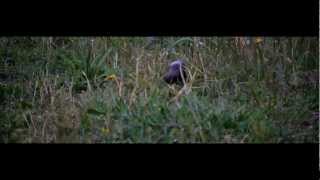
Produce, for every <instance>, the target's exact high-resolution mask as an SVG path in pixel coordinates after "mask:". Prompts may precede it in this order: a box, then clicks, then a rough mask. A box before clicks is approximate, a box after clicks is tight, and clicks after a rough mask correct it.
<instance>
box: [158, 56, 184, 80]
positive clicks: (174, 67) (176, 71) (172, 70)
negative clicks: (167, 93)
mask: <svg viewBox="0 0 320 180" xmlns="http://www.w3.org/2000/svg"><path fill="white" fill-rule="evenodd" d="M186 78H187V74H186V71H185V63H184V60H182V59H176V60H174V61H173V62H171V63H170V65H169V68H168V71H167V73H165V75H164V77H163V79H164V81H165V82H166V83H168V84H170V85H171V84H178V85H184V84H185V82H186Z"/></svg>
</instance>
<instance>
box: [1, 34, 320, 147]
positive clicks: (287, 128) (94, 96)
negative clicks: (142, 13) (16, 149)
mask: <svg viewBox="0 0 320 180" xmlns="http://www.w3.org/2000/svg"><path fill="white" fill-rule="evenodd" d="M241 40H243V39H236V38H234V37H225V38H222V37H207V38H204V37H201V38H200V37H162V38H158V39H155V40H150V39H148V38H145V37H136V38H134V37H130V38H129V37H106V38H104V37H101V38H86V37H82V38H80V37H78V38H76V37H68V38H67V37H65V38H59V37H56V38H37V37H31V38H23V37H17V38H15V37H11V38H1V39H0V46H1V47H2V48H1V51H0V55H1V57H2V59H3V62H2V64H1V67H2V70H1V75H2V76H3V77H2V76H1V84H0V85H1V86H0V99H1V102H2V103H1V104H0V106H1V109H2V111H1V112H0V113H1V114H0V118H1V119H0V122H1V123H0V141H1V142H4V143H317V142H319V141H318V134H319V121H318V116H319V105H318V102H319V94H318V93H319V90H318V88H319V85H318V82H319V80H318V73H319V69H318V67H319V60H318V56H319V46H318V39H317V38H285V37H281V38H271V37H270V38H253V37H252V38H249V40H251V44H250V45H248V46H242V45H241V44H240V43H239V42H242V41H241ZM8 42H10V43H8ZM8 44H9V45H8ZM7 57H10V58H11V59H14V64H13V65H8V63H7V62H6V61H5V59H6V58H7ZM174 58H183V59H185V61H186V62H187V67H188V74H189V82H188V83H187V85H186V86H185V87H183V88H182V87H180V86H168V85H167V84H165V82H164V81H163V80H162V76H163V74H164V73H165V71H166V68H167V65H168V63H169V62H170V60H172V59H174ZM9 67H10V68H9ZM8 69H10V71H8Z"/></svg>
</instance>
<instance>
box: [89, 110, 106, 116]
mask: <svg viewBox="0 0 320 180" xmlns="http://www.w3.org/2000/svg"><path fill="white" fill-rule="evenodd" d="M87 113H88V114H92V115H96V116H99V115H105V114H106V113H105V112H101V111H97V110H96V109H91V108H90V109H88V110H87Z"/></svg>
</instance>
